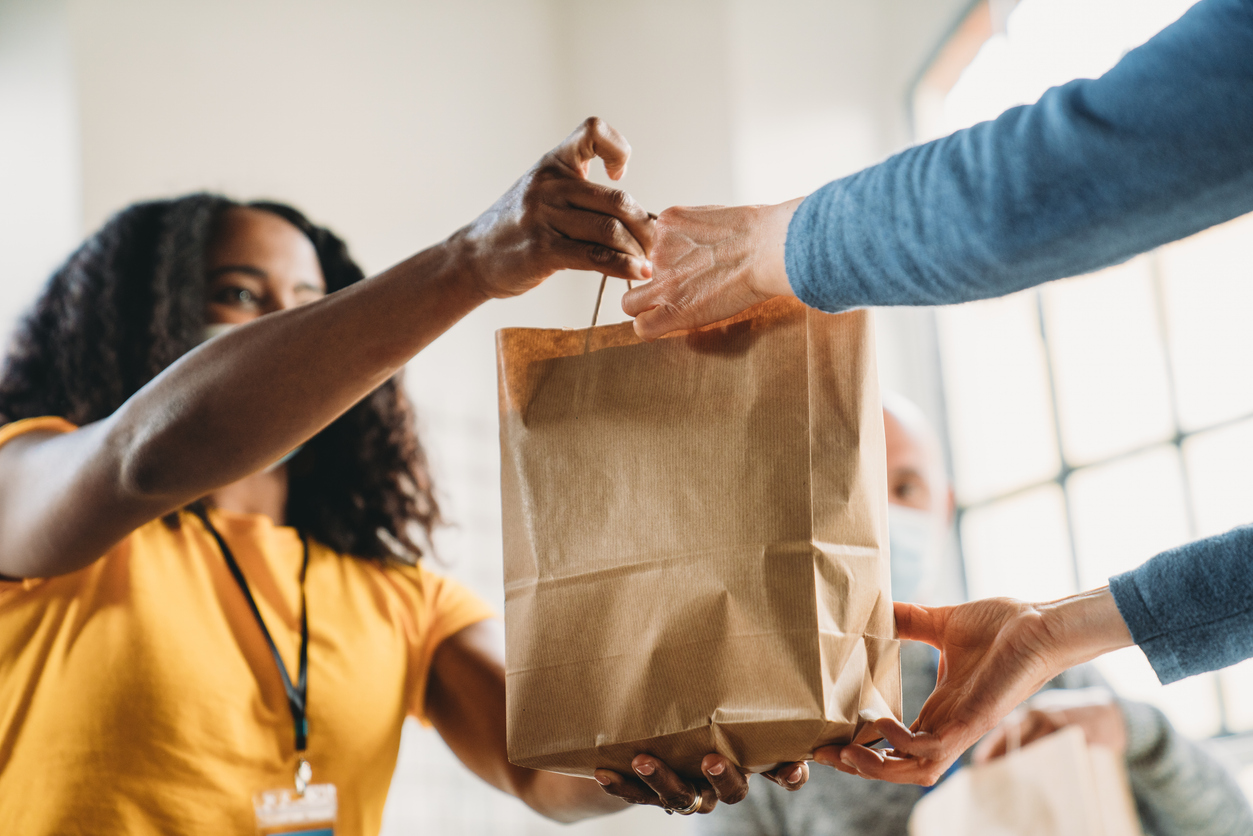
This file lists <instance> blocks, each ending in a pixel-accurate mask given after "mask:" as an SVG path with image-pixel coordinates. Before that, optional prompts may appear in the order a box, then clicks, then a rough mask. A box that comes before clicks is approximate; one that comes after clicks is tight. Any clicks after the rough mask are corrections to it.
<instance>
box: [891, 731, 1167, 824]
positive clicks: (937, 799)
mask: <svg viewBox="0 0 1253 836" xmlns="http://www.w3.org/2000/svg"><path fill="white" fill-rule="evenodd" d="M909 834H910V836H1144V834H1143V831H1142V830H1141V829H1140V818H1139V816H1138V815H1137V814H1136V807H1135V800H1134V798H1133V797H1132V795H1131V784H1130V782H1129V781H1128V779H1127V768H1126V766H1125V765H1124V764H1123V759H1122V756H1121V755H1117V754H1115V753H1114V751H1113V750H1112V749H1108V748H1106V747H1104V746H1089V745H1088V742H1087V740H1086V739H1085V738H1084V734H1083V729H1081V728H1079V727H1078V726H1067V727H1065V728H1063V729H1060V730H1058V731H1055V732H1053V733H1052V734H1049V735H1046V736H1044V737H1042V738H1040V739H1039V740H1036V741H1034V742H1033V743H1030V744H1028V745H1027V746H1024V747H1023V748H1021V749H1017V750H1015V751H1011V752H1010V753H1009V754H1007V755H1005V756H1004V757H1000V758H997V759H996V760H993V761H988V762H987V763H985V764H980V765H978V766H972V767H968V768H965V769H960V770H958V771H957V772H956V773H955V774H954V775H953V776H952V777H951V778H949V779H948V780H947V781H945V782H944V783H943V784H940V785H939V786H938V787H936V788H935V790H934V791H932V792H930V793H928V794H927V795H925V796H923V797H922V800H921V801H919V802H918V804H917V806H915V807H914V812H913V814H912V815H911V816H910V818H909Z"/></svg>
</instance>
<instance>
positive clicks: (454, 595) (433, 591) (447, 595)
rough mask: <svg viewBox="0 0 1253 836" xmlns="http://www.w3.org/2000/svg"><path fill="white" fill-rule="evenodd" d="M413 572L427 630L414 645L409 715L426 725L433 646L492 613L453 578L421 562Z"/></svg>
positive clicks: (491, 615)
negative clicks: (417, 577)
mask: <svg viewBox="0 0 1253 836" xmlns="http://www.w3.org/2000/svg"><path fill="white" fill-rule="evenodd" d="M416 571H417V572H419V573H420V577H421V585H422V589H423V599H424V604H425V608H426V616H427V617H426V618H423V619H421V620H422V621H423V622H425V623H426V624H427V629H426V630H425V631H424V632H423V635H421V637H420V638H419V642H418V646H417V647H416V648H415V650H416V653H415V655H414V661H413V665H414V668H413V670H412V672H411V674H412V675H411V676H410V678H409V682H410V683H411V685H410V689H409V714H411V715H412V716H414V717H417V718H418V720H419V721H421V723H422V725H424V726H429V725H431V722H430V720H428V719H427V717H426V682H427V679H428V678H429V677H430V675H431V660H432V659H433V658H434V657H435V650H436V648H438V647H439V646H440V643H441V642H443V641H444V639H446V638H448V637H449V636H452V635H453V634H455V633H457V632H459V631H461V630H464V629H465V628H466V627H469V626H470V625H471V624H477V623H479V622H480V621H484V620H486V619H488V618H492V617H494V616H495V615H496V613H494V612H492V609H491V607H489V606H487V604H485V603H483V601H482V599H480V598H479V597H478V596H477V595H475V594H474V593H473V592H471V591H470V590H468V589H466V588H465V587H464V586H462V585H461V584H460V583H458V582H457V581H455V580H453V579H451V578H445V577H443V576H442V575H437V574H435V573H434V572H430V571H428V570H427V569H426V567H424V566H422V565H419V566H418V567H417V570H416Z"/></svg>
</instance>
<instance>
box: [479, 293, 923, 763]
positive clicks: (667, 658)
mask: <svg viewBox="0 0 1253 836" xmlns="http://www.w3.org/2000/svg"><path fill="white" fill-rule="evenodd" d="M873 346H874V334H873V326H872V320H871V315H870V313H868V312H865V311H858V312H852V313H846V314H840V315H835V316H833V315H829V314H823V313H819V312H817V311H813V310H811V309H809V308H807V307H805V306H804V305H802V304H800V303H799V302H796V301H795V300H784V299H776V300H772V301H770V302H766V303H763V304H762V305H759V306H757V307H756V308H753V309H751V310H750V311H748V312H746V313H744V314H741V315H740V316H739V317H737V318H735V319H732V320H729V321H728V322H726V323H722V324H720V325H719V326H716V327H711V328H708V329H704V330H701V331H698V332H694V333H690V334H686V335H678V336H672V337H667V338H663V339H660V340H657V341H655V342H651V343H645V342H642V341H641V340H639V339H638V338H637V337H636V336H635V334H634V333H633V332H632V330H631V324H630V323H623V324H620V325H610V326H603V327H600V328H595V329H592V330H591V332H590V333H589V331H588V330H587V329H584V330H578V331H574V330H545V329H506V330H502V331H500V332H499V333H498V335H497V349H498V359H499V368H500V405H501V448H502V451H501V452H502V494H503V505H504V508H503V510H504V542H505V624H506V635H507V652H506V662H507V668H508V679H507V694H508V739H509V758H510V760H511V761H513V762H514V763H516V764H519V765H522V766H528V767H534V768H538V769H546V770H552V771H557V772H565V773H571V774H579V775H590V774H591V772H592V770H594V769H596V768H597V767H605V768H609V769H614V770H617V771H619V772H627V771H628V770H629V764H630V761H631V759H632V758H633V757H634V756H635V755H636V754H638V753H640V752H650V753H652V754H654V755H656V756H657V757H660V758H661V759H663V760H664V761H666V762H667V763H669V764H670V765H671V766H673V767H674V768H675V769H677V770H679V771H680V772H681V773H684V774H686V775H691V776H695V775H698V774H699V772H698V769H699V763H700V759H701V758H702V757H703V756H704V755H705V754H707V753H710V752H720V753H722V754H724V755H726V756H728V757H729V758H731V759H732V760H733V761H734V762H735V763H737V764H739V765H741V766H744V767H748V768H754V769H768V768H771V767H772V766H773V765H775V764H776V763H779V762H785V761H792V760H802V759H805V758H808V757H811V756H812V753H813V750H814V749H815V748H816V747H817V746H820V745H823V744H825V743H829V742H832V741H841V742H847V741H850V740H853V739H854V738H856V737H858V735H859V734H860V735H862V738H863V739H865V738H868V737H870V736H872V735H871V734H870V732H871V730H870V729H869V728H867V726H866V717H868V716H869V717H875V716H885V715H889V714H893V715H895V716H897V717H899V716H900V663H899V644H898V642H897V640H896V637H895V625H894V622H893V618H892V604H891V593H890V591H889V588H888V577H889V571H888V562H887V561H888V550H887V542H888V539H887V522H886V518H887V506H886V502H887V490H886V476H885V463H884V442H883V420H882V414H881V407H880V402H879V393H878V382H877V377H876V370H875V363H874V349H873Z"/></svg>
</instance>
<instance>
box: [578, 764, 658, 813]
mask: <svg viewBox="0 0 1253 836" xmlns="http://www.w3.org/2000/svg"><path fill="white" fill-rule="evenodd" d="M592 777H594V778H595V779H596V781H597V783H599V784H600V785H601V787H602V788H603V789H604V790H605V792H607V793H608V794H609V795H612V796H614V797H615V798H621V799H622V800H623V801H625V802H627V803H628V804H648V805H651V806H653V807H659V806H661V800H660V799H659V798H657V793H655V792H653V790H652V789H651V788H650V787H649V786H648V785H647V784H645V783H644V782H643V781H641V780H639V779H638V778H633V777H631V776H627V775H620V774H618V773H617V772H613V771H611V770H608V769H598V770H596V771H595V772H594V773H592Z"/></svg>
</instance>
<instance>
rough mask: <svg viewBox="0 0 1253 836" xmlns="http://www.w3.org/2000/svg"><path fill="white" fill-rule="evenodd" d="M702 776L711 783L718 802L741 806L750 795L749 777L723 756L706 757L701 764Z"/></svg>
mask: <svg viewBox="0 0 1253 836" xmlns="http://www.w3.org/2000/svg"><path fill="white" fill-rule="evenodd" d="M700 771H701V774H703V775H704V776H705V780H707V781H709V786H710V787H712V788H713V791H714V794H715V795H717V796H718V800H719V801H722V802H725V803H727V804H739V803H740V802H741V801H743V800H744V797H745V796H747V795H748V776H747V775H745V774H744V773H743V772H741V771H740V769H739V767H737V766H736V765H735V764H733V763H731V760H730V759H729V758H726V757H723V756H722V755H705V758H704V760H702V761H701V762H700Z"/></svg>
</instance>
